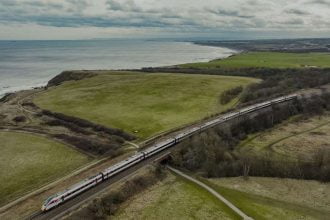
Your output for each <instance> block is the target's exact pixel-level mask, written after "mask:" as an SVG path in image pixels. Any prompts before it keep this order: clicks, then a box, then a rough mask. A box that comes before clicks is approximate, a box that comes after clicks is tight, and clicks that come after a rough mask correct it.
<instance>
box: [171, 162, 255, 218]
mask: <svg viewBox="0 0 330 220" xmlns="http://www.w3.org/2000/svg"><path fill="white" fill-rule="evenodd" d="M167 168H168V169H170V170H171V171H173V172H174V173H176V174H178V175H180V176H182V177H183V178H185V179H188V180H189V181H191V182H194V183H196V184H197V185H199V186H200V187H202V188H204V189H206V190H207V191H208V192H209V193H211V194H212V195H213V196H215V197H216V198H217V199H219V200H220V201H221V202H223V203H225V204H226V205H227V206H228V207H229V208H231V209H232V210H233V211H234V212H236V213H237V214H238V215H239V216H241V217H242V218H243V219H246V220H253V218H251V217H249V216H247V215H246V214H245V213H244V212H242V211H241V210H240V209H239V208H237V207H236V206H235V205H234V204H232V203H231V202H229V201H228V200H227V199H225V198H224V197H223V196H222V195H220V194H219V193H218V192H216V191H215V190H213V189H212V188H211V187H209V186H207V185H205V184H204V183H202V182H200V181H198V180H196V179H194V178H192V177H190V176H188V175H186V174H184V173H182V172H181V171H179V170H177V169H174V168H173V167H170V166H167Z"/></svg>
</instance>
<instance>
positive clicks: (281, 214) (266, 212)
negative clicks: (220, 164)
mask: <svg viewBox="0 0 330 220" xmlns="http://www.w3.org/2000/svg"><path fill="white" fill-rule="evenodd" d="M207 182H208V185H211V186H212V187H213V188H214V189H215V190H216V191H218V192H219V193H220V194H222V195H223V196H224V197H226V198H227V199H228V200H230V201H231V202H232V203H233V204H235V205H236V206H237V207H238V208H239V209H241V210H242V211H243V212H245V213H247V214H248V215H249V216H251V217H253V218H254V219H283V220H286V219H288V220H289V219H327V217H328V216H329V215H330V208H329V205H328V204H329V203H330V197H329V196H327V195H329V193H330V184H323V183H319V182H317V181H306V180H291V179H278V178H262V177H250V178H249V180H248V181H244V180H243V179H242V178H241V177H235V178H222V179H209V180H207ZM302 192H303V193H302Z"/></svg>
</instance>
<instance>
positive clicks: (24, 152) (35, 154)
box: [0, 132, 90, 204]
mask: <svg viewBox="0 0 330 220" xmlns="http://www.w3.org/2000/svg"><path fill="white" fill-rule="evenodd" d="M0 142H1V147H0V167H1V169H0V179H1V184H0V204H4V203H5V202H6V201H8V200H10V199H13V198H15V197H17V196H20V195H21V194H23V193H24V192H27V191H29V190H32V189H34V188H36V187H38V186H41V185H42V184H45V183H47V182H49V181H51V180H54V179H55V178H57V177H60V176H63V175H65V174H67V173H68V172H70V171H72V170H74V169H76V168H78V167H79V166H82V165H83V164H85V163H87V162H88V161H89V160H90V159H89V158H88V157H87V156H85V155H83V154H81V153H78V152H77V151H75V150H73V149H70V148H68V147H67V146H64V145H62V144H60V143H57V142H54V141H50V140H48V139H46V138H44V137H39V136H35V135H30V134H23V133H16V132H0Z"/></svg>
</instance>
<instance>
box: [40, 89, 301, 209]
mask: <svg viewBox="0 0 330 220" xmlns="http://www.w3.org/2000/svg"><path fill="white" fill-rule="evenodd" d="M295 98H297V95H296V94H293V95H289V96H284V97H280V98H276V99H273V100H271V101H267V102H263V103H259V104H255V105H253V106H250V107H246V108H243V109H241V110H240V111H237V112H230V113H226V114H224V115H221V116H220V117H218V118H216V119H213V120H211V121H207V122H205V123H204V124H202V125H198V126H194V127H192V128H190V129H189V130H185V131H184V132H182V133H180V134H178V135H176V136H175V137H174V138H168V139H167V140H164V141H161V142H159V143H156V144H154V145H153V146H151V147H149V148H147V149H145V150H143V151H141V152H138V153H136V154H135V155H133V156H131V157H129V158H127V159H126V160H124V161H121V162H119V163H117V164H115V165H113V166H111V167H109V168H107V169H105V170H103V171H102V172H100V173H98V174H96V175H95V176H92V177H89V178H88V179H85V180H83V181H81V182H80V183H77V184H75V185H73V186H72V187H70V188H69V189H67V190H65V191H63V192H60V193H57V194H55V195H53V196H51V197H49V198H48V199H47V200H46V201H45V202H44V203H43V205H42V207H41V210H42V211H48V210H50V209H52V208H54V207H56V206H58V205H60V204H62V203H64V202H65V201H67V200H69V199H71V198H73V197H75V196H77V195H78V194H80V193H82V192H84V191H86V190H88V189H90V188H92V187H94V186H95V185H97V184H99V183H101V182H103V181H105V180H107V179H109V178H111V177H112V176H114V175H116V174H118V173H120V172H122V171H123V170H126V169H128V168H130V167H132V166H134V165H135V164H137V163H139V162H141V161H143V160H145V159H147V158H149V157H151V156H153V155H155V154H157V153H159V152H161V151H163V150H165V149H168V148H170V147H172V146H173V145H175V144H176V143H178V142H180V141H182V140H183V139H185V138H187V137H189V136H191V135H193V134H195V133H196V132H200V131H203V130H205V129H207V128H210V127H212V126H215V125H217V124H221V123H223V122H225V121H228V120H231V119H233V118H236V117H238V116H240V115H243V114H247V113H250V112H253V111H256V110H259V109H261V108H265V107H268V106H270V105H273V104H276V103H281V102H285V101H288V100H292V99H295Z"/></svg>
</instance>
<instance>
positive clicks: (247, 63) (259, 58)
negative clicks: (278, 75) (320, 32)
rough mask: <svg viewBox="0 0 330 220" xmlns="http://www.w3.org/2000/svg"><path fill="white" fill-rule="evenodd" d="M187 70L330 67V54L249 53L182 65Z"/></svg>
mask: <svg viewBox="0 0 330 220" xmlns="http://www.w3.org/2000/svg"><path fill="white" fill-rule="evenodd" d="M180 66H181V67H185V68H249V67H269V68H302V67H330V54H329V53H278V52H248V53H242V54H238V55H235V56H232V57H229V58H226V59H223V60H214V61H210V62H205V63H191V64H183V65H180Z"/></svg>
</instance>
